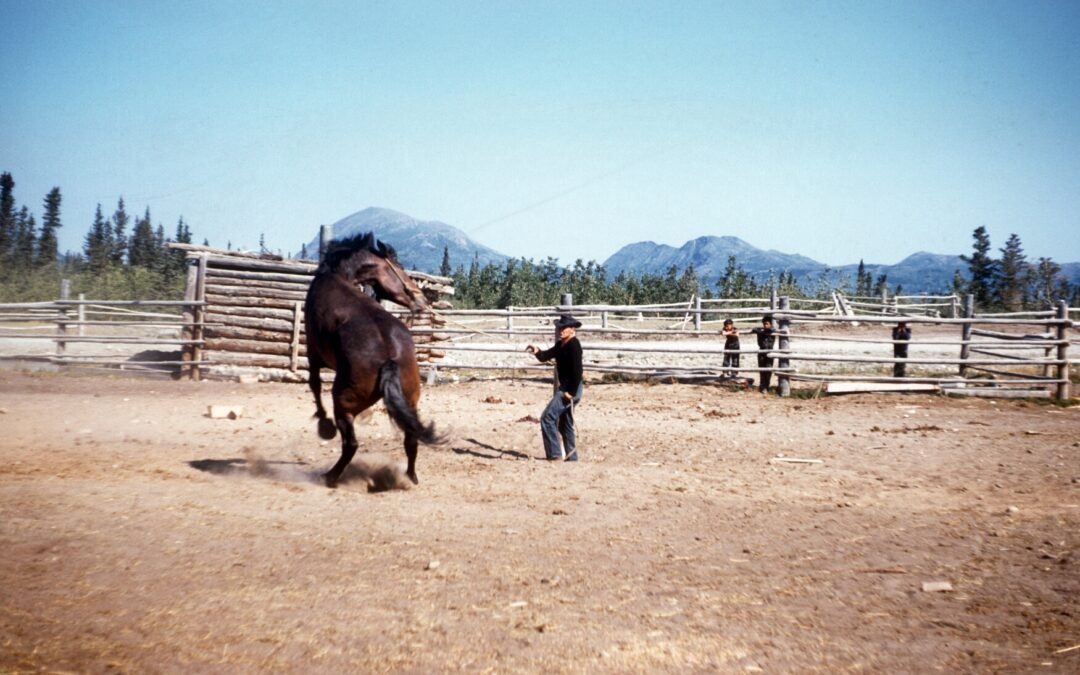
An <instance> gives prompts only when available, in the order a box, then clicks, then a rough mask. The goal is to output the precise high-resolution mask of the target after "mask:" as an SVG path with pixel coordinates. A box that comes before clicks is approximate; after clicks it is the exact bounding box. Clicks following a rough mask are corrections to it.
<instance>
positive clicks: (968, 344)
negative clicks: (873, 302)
mask: <svg viewBox="0 0 1080 675" xmlns="http://www.w3.org/2000/svg"><path fill="white" fill-rule="evenodd" d="M945 297H946V298H947V297H948V296H945ZM928 304H930V303H910V304H906V303H894V302H888V303H884V304H882V305H879V306H878V308H877V309H878V312H877V313H876V314H874V313H871V314H846V313H838V312H837V311H836V310H837V308H836V306H835V304H834V303H827V302H821V301H809V302H807V301H801V302H800V306H794V305H795V302H794V301H791V300H789V299H788V298H775V297H773V298H769V299H765V298H756V299H750V300H739V301H734V300H697V301H691V302H690V303H681V304H667V305H639V306H607V305H573V304H572V303H569V302H566V300H564V302H563V304H562V305H559V306H554V307H531V308H508V309H506V310H448V311H442V312H440V315H441V316H442V317H443V319H444V320H445V321H446V324H445V326H443V327H441V328H440V329H439V331H438V332H439V333H440V334H442V335H447V336H448V338H447V339H446V340H444V341H441V342H438V343H437V348H438V349H439V350H441V351H443V352H446V354H447V358H446V359H444V360H443V361H442V362H441V363H440V364H439V365H438V368H439V369H442V370H447V369H453V368H461V369H470V370H504V371H530V370H537V371H547V370H549V368H548V367H547V366H539V365H537V364H535V362H534V361H531V360H530V359H528V358H526V357H523V356H522V349H523V347H524V345H525V344H527V343H528V342H537V343H539V342H543V341H550V340H551V339H552V334H553V329H552V328H551V322H552V320H553V318H554V317H555V316H557V315H558V314H560V313H566V312H572V313H573V314H574V315H575V316H576V317H577V318H578V319H579V320H582V321H583V322H584V325H583V326H582V328H581V329H580V331H579V337H580V339H581V340H582V344H583V348H584V350H585V353H586V363H585V367H586V370H589V371H593V372H597V373H603V374H622V375H636V376H646V377H660V378H676V379H685V380H724V379H728V380H730V381H732V382H736V383H738V382H745V379H746V378H749V377H755V376H757V374H758V373H760V371H761V370H763V368H760V367H758V365H757V362H756V358H755V357H756V356H757V355H758V354H759V353H760V351H761V350H759V349H757V347H756V344H755V343H754V340H753V336H752V335H748V334H746V333H745V332H744V334H743V335H742V336H741V342H742V344H741V345H740V347H741V348H740V349H739V350H738V351H737V353H738V354H739V355H740V356H741V357H742V361H741V363H740V365H739V367H738V368H725V367H724V366H723V364H722V360H723V356H724V355H725V354H727V353H736V352H735V350H731V351H725V349H724V346H723V343H724V339H723V337H722V336H720V334H719V329H718V327H717V326H715V325H714V324H715V323H716V322H718V321H720V320H722V318H723V317H728V318H732V319H733V320H734V322H735V323H736V324H737V325H743V326H745V325H746V324H751V325H753V324H757V323H759V322H760V320H761V317H762V316H764V315H765V314H771V315H772V316H773V318H774V320H775V322H776V325H777V328H778V329H779V330H778V332H777V343H776V345H775V348H774V349H772V350H769V352H768V355H769V357H771V358H773V359H775V362H774V364H773V366H772V367H770V368H768V370H771V371H772V372H774V373H775V374H776V377H777V385H778V391H779V393H780V394H781V395H787V394H789V393H790V391H791V383H792V382H804V383H810V384H817V385H818V386H819V387H823V388H825V387H828V388H829V389H830V390H833V391H840V390H848V391H853V390H895V389H920V388H921V389H926V390H948V391H950V392H955V393H958V394H967V393H977V394H985V395H1001V396H1047V395H1052V396H1055V397H1057V398H1061V399H1064V398H1068V395H1069V393H1068V392H1069V361H1068V346H1069V344H1070V339H1074V336H1070V334H1069V329H1070V328H1071V327H1072V322H1071V321H1070V320H1069V319H1068V307H1067V306H1066V305H1065V303H1064V302H1061V303H1059V305H1058V307H1057V308H1056V309H1055V310H1054V311H1045V312H1026V313H1017V314H1009V315H1004V314H982V315H976V314H975V313H974V312H973V311H972V309H971V301H970V299H968V303H967V306H966V309H965V310H963V311H960V312H958V313H959V314H960V316H958V317H956V318H952V317H941V316H939V315H938V314H939V313H940V312H939V311H937V310H936V309H935V308H933V307H931V308H928V307H927V306H926V305H928ZM948 304H949V305H951V303H948ZM815 305H817V306H816V307H815ZM882 308H890V309H889V310H888V311H885V312H883V313H882V311H881V310H882ZM928 311H929V312H930V315H928V314H927V312H928ZM909 312H910V313H909ZM710 316H711V317H717V318H716V319H710V320H709V321H705V320H703V317H710ZM898 320H904V321H906V322H907V323H908V324H909V325H911V326H914V327H915V330H916V335H917V337H915V339H913V340H912V341H910V342H909V343H908V344H909V355H908V357H907V358H894V357H893V355H892V353H893V350H892V346H893V344H894V343H893V340H892V339H891V336H889V338H888V339H886V338H884V337H882V336H881V334H882V333H884V334H885V335H888V328H889V325H891V324H895V323H896V322H897V321H898ZM857 327H858V328H861V331H862V334H860V335H855V334H852V331H853V330H854V329H855V328H857ZM924 329H925V330H924ZM875 331H876V332H875ZM837 332H842V333H843V334H837ZM920 332H921V333H924V334H925V335H926V337H921V336H918V335H919V333H920ZM867 333H869V334H868V335H867ZM950 333H951V334H950ZM751 360H752V362H750V363H748V362H749V361H751ZM899 362H903V363H904V364H905V365H906V366H907V368H908V371H909V373H910V375H909V376H907V377H904V378H902V379H900V378H896V377H893V376H892V375H891V374H890V372H891V369H892V366H893V364H896V363H899ZM731 371H734V377H732V376H730V373H731ZM883 371H884V372H883ZM841 383H842V385H841Z"/></svg>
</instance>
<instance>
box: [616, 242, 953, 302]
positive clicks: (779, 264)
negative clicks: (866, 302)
mask: <svg viewBox="0 0 1080 675" xmlns="http://www.w3.org/2000/svg"><path fill="white" fill-rule="evenodd" d="M731 255H734V256H735V260H736V263H737V264H738V265H739V266H740V267H742V269H743V270H745V271H746V272H747V273H748V274H750V275H751V276H753V277H754V278H755V279H757V280H758V281H759V282H761V281H765V280H767V279H768V276H769V272H773V274H774V275H776V276H779V275H780V273H781V272H791V273H792V274H793V275H794V276H795V279H796V281H798V282H799V284H800V285H802V286H803V287H804V288H807V289H808V290H809V289H812V288H813V286H814V284H815V283H816V282H817V280H818V279H819V278H820V276H821V274H822V273H824V272H826V271H827V273H828V276H829V278H830V279H832V280H833V281H834V282H836V281H839V280H841V279H845V278H846V279H850V280H851V282H850V283H851V284H852V285H854V279H855V275H856V274H857V272H858V268H859V266H858V265H857V264H854V265H843V266H840V267H835V268H830V267H829V266H828V265H825V264H824V263H820V262H818V261H816V260H813V259H811V258H807V257H806V256H802V255H797V254H791V253H782V252H780V251H773V250H769V251H764V250H762V249H759V248H757V247H755V246H752V245H750V244H748V243H746V242H745V241H743V240H742V239H739V238H738V237H698V238H697V239H692V240H690V241H688V242H686V243H685V244H683V245H682V246H680V247H679V248H674V247H671V246H667V245H664V244H656V243H653V242H651V241H646V242H637V243H634V244H629V245H627V246H624V247H622V248H621V249H619V250H618V251H616V252H615V254H614V255H612V256H611V257H610V258H608V259H607V260H606V261H605V262H604V267H605V268H607V270H608V274H609V275H610V276H615V275H616V274H618V273H619V272H622V271H626V272H632V273H634V274H639V275H640V274H645V273H648V274H664V273H665V272H667V270H668V268H669V267H671V266H672V265H674V266H675V268H676V269H677V270H678V271H680V272H681V271H682V270H684V269H686V267H687V266H688V265H690V264H693V265H694V269H695V270H697V273H698V275H699V276H700V277H701V278H702V279H703V280H704V281H705V283H706V284H708V285H709V286H715V284H716V282H717V280H719V278H720V276H721V275H723V273H724V268H725V267H726V266H727V260H728V256H731ZM865 269H866V271H867V272H868V273H870V274H871V275H872V276H873V277H874V278H875V279H876V278H877V277H878V275H880V274H885V275H887V277H888V280H889V285H890V286H891V287H895V286H896V285H897V284H900V285H902V286H903V287H904V290H905V291H909V292H919V291H941V290H944V289H946V288H949V286H950V284H951V283H952V279H953V273H954V272H955V271H956V270H960V271H961V273H963V274H967V265H966V264H965V263H964V261H963V260H961V259H960V257H959V256H954V255H941V254H937V253H926V252H923V251H920V252H919V253H913V254H912V255H910V256H908V257H907V258H904V259H903V260H902V261H900V262H899V263H897V264H895V265H875V264H867V265H865Z"/></svg>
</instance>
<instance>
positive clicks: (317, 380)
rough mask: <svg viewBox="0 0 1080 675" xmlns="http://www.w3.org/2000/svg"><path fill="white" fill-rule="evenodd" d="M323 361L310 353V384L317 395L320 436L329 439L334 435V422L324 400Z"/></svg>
mask: <svg viewBox="0 0 1080 675" xmlns="http://www.w3.org/2000/svg"><path fill="white" fill-rule="evenodd" d="M322 367H323V363H322V361H321V360H320V359H318V358H316V356H315V355H314V354H309V355H308V386H309V387H311V395H312V396H314V397H315V417H316V418H317V419H318V420H319V438H323V439H326V440H329V439H331V438H333V437H334V434H335V433H336V432H335V429H334V422H333V421H332V420H330V419H329V418H327V416H326V408H324V407H323V402H322V373H321V372H320V369H321V368H322Z"/></svg>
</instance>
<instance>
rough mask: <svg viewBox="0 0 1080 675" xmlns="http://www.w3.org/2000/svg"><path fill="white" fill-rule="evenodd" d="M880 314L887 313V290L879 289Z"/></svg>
mask: <svg viewBox="0 0 1080 675" xmlns="http://www.w3.org/2000/svg"><path fill="white" fill-rule="evenodd" d="M881 313H882V314H888V313H889V289H887V288H882V289H881Z"/></svg>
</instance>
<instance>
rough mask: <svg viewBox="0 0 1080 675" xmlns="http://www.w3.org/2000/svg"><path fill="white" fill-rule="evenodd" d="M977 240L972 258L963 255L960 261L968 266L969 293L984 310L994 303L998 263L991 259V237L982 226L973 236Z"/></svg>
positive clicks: (973, 246) (973, 247) (976, 229)
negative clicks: (995, 274) (995, 276)
mask: <svg viewBox="0 0 1080 675" xmlns="http://www.w3.org/2000/svg"><path fill="white" fill-rule="evenodd" d="M972 238H973V239H974V240H975V242H974V244H973V245H972V249H973V251H972V254H971V256H970V257H969V256H966V255H962V256H960V259H961V260H963V261H964V262H966V263H967V264H968V270H969V271H970V272H971V281H970V282H969V283H968V292H969V293H971V294H972V295H974V296H975V304H976V305H977V306H979V307H981V308H983V309H986V308H988V307H990V306H991V305H992V304H993V302H994V271H995V269H996V267H997V262H996V261H995V260H994V259H993V258H991V257H990V235H989V234H987V232H986V228H985V227H984V226H982V225H980V226H979V227H977V228H975V232H974V233H973V234H972Z"/></svg>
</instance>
